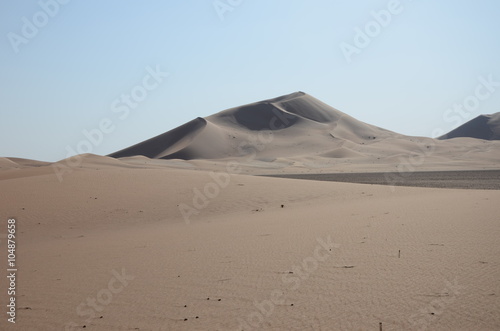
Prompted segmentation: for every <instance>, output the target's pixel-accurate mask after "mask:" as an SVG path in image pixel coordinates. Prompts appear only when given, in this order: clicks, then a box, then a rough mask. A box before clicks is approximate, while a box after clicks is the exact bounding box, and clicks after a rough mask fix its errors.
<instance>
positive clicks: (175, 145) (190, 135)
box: [109, 92, 500, 174]
mask: <svg viewBox="0 0 500 331" xmlns="http://www.w3.org/2000/svg"><path fill="white" fill-rule="evenodd" d="M499 123H500V116H499V115H498V114H496V115H485V116H480V117H479V118H478V119H476V120H473V121H471V122H469V123H467V124H465V125H464V126H463V127H464V128H463V129H460V128H459V129H460V130H461V131H459V133H460V134H453V132H455V131H457V130H459V129H456V130H454V131H452V132H451V133H449V134H448V135H447V136H446V137H447V138H451V137H460V139H453V140H446V139H445V138H443V137H441V140H438V139H432V138H426V137H412V136H406V135H403V134H399V133H396V132H392V131H389V130H386V129H383V128H380V127H377V126H374V125H370V124H367V123H364V122H362V121H359V120H357V119H355V118H353V117H351V116H349V115H347V114H345V113H343V112H341V111H339V110H337V109H335V108H333V107H331V106H329V105H327V104H325V103H323V102H321V101H320V100H318V99H316V98H314V97H312V96H310V95H308V94H306V93H304V92H295V93H292V94H288V95H284V96H280V97H277V98H273V99H268V100H263V101H259V102H255V103H251V104H248V105H243V106H239V107H235V108H231V109H227V110H224V111H221V112H219V113H216V114H214V115H211V116H208V117H205V118H200V117H198V118H196V119H194V120H192V121H190V122H188V123H186V124H184V125H182V126H179V127H178V128H175V129H173V130H170V131H168V132H166V133H164V134H161V135H159V136H157V137H154V138H151V139H149V140H146V141H144V142H141V143H139V144H136V145H134V146H132V147H129V148H125V149H123V150H121V151H118V152H115V153H112V154H110V155H109V156H111V157H114V158H128V157H137V156H145V157H148V158H150V159H159V160H172V159H175V160H177V161H176V162H177V164H176V166H179V165H180V164H181V163H182V162H185V163H186V165H185V167H197V168H198V169H212V170H214V169H220V168H223V167H224V163H225V162H227V161H228V160H233V161H237V162H239V163H240V164H241V165H242V166H243V167H244V168H245V169H246V170H245V172H246V173H250V174H255V173H259V174H262V173H265V174H270V173H303V172H318V171H319V170H318V169H320V171H330V172H339V171H341V172H343V171H349V172H352V171H358V172H359V171H394V170H398V169H399V170H404V171H412V170H415V169H417V168H418V169H420V170H425V169H431V170H447V169H455V170H458V169H465V170H472V169H477V170H479V169H486V168H489V169H491V168H494V169H496V168H498V164H500V144H499V142H497V141H491V142H488V143H486V142H485V141H483V140H478V139H471V138H482V139H498V137H499V132H500V131H499V128H500V124H499ZM125 161H127V160H125ZM127 162H128V161H127Z"/></svg>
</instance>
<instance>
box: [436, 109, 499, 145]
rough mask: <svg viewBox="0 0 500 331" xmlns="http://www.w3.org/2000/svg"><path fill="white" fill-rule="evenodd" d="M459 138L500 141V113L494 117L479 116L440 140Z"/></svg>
mask: <svg viewBox="0 0 500 331" xmlns="http://www.w3.org/2000/svg"><path fill="white" fill-rule="evenodd" d="M457 137H469V138H477V139H485V140H500V113H495V114H493V115H479V116H478V117H476V118H474V119H472V120H470V121H469V122H467V123H465V124H463V125H461V126H459V127H458V128H456V129H454V130H452V131H450V132H448V133H447V134H445V135H443V136H441V137H439V139H451V138H457Z"/></svg>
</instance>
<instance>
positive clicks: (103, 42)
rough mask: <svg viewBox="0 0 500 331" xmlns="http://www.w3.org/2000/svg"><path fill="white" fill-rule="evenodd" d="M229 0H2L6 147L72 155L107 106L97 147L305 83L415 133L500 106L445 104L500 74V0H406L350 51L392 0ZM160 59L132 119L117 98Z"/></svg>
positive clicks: (499, 96) (325, 97)
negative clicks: (157, 78) (156, 76)
mask: <svg viewBox="0 0 500 331" xmlns="http://www.w3.org/2000/svg"><path fill="white" fill-rule="evenodd" d="M54 1H56V0H42V1H41V2H40V3H48V4H50V3H53V2H54ZM392 1H397V0H392ZM61 2H62V0H61ZM220 2H221V3H228V2H229V3H232V4H235V6H234V7H233V8H232V11H227V12H225V13H224V14H223V18H224V20H221V19H220V17H219V15H218V13H217V12H216V10H215V9H214V6H213V4H214V1H213V0H184V1H181V0H178V1H173V0H171V1H130V0H114V1H97V0H86V1H78V0H73V1H68V3H67V4H64V5H59V8H55V7H54V6H53V5H51V6H49V7H48V8H49V11H50V10H52V11H53V13H52V14H53V17H50V16H49V15H46V14H43V13H41V14H40V11H41V10H43V9H42V7H41V5H40V3H39V2H37V1H28V0H24V1H7V0H0V34H1V35H2V39H1V41H0V43H1V44H0V49H1V52H0V69H1V70H0V72H1V75H0V102H1V108H0V109H1V122H0V139H1V140H0V141H1V145H0V156H11V157H23V158H32V159H39V160H45V161H55V160H59V159H62V158H65V157H67V156H69V155H68V153H69V154H71V152H68V150H70V151H71V150H75V151H76V150H77V146H78V144H79V143H80V142H81V141H84V140H89V139H88V138H86V137H85V135H84V134H83V133H82V131H83V130H93V129H96V128H98V127H99V123H100V122H101V121H102V120H103V119H104V118H108V119H109V120H110V121H111V125H113V128H114V130H113V131H112V132H110V133H104V134H103V139H102V142H101V141H99V142H98V143H97V145H93V146H92V150H91V152H92V153H95V154H101V155H103V154H108V153H111V152H114V151H116V150H119V149H121V148H124V147H127V146H130V145H132V144H135V143H137V142H140V141H142V140H145V139H148V138H150V137H153V136H155V135H158V134H160V133H163V132H165V131H168V130H170V129H172V128H174V127H176V126H179V125H181V124H183V123H185V122H187V121H189V120H191V119H193V118H195V117H198V116H208V115H210V114H213V113H215V112H218V111H221V110H224V109H226V108H230V107H233V106H238V105H242V104H245V103H249V102H253V101H258V100H261V99H267V98H271V97H275V96H279V95H282V94H287V93H291V92H295V91H299V90H300V91H304V92H306V93H309V94H311V95H313V96H315V97H316V98H318V99H320V100H322V101H324V102H326V103H328V104H330V105H331V106H333V107H335V108H337V109H339V110H341V111H343V112H345V113H348V114H349V115H351V116H353V117H356V118H358V119H359V120H362V121H365V122H367V123H370V124H374V125H378V126H381V127H384V128H387V129H390V130H393V131H397V132H399V133H403V134H408V135H420V136H431V135H432V132H433V130H435V129H442V130H444V131H449V130H451V129H452V128H453V127H454V126H456V125H457V124H458V123H459V122H465V121H466V120H467V118H466V117H469V118H472V117H475V116H477V115H479V114H482V113H493V112H498V111H500V87H494V91H492V92H490V93H489V95H488V97H484V95H485V93H482V95H483V98H482V99H483V100H481V101H480V102H479V104H477V105H475V106H474V110H473V111H472V110H471V111H466V114H465V115H467V116H465V115H464V112H462V113H461V115H460V116H458V117H457V115H458V113H456V112H455V113H451V112H448V113H446V111H447V109H448V108H450V107H451V106H453V104H455V103H458V104H460V103H462V102H463V101H464V99H465V98H467V97H469V96H474V93H475V90H476V88H477V87H478V85H479V84H480V82H479V81H478V77H479V76H483V77H485V78H487V77H488V76H489V75H491V76H492V80H493V81H498V82H500V61H499V59H500V37H499V32H500V20H499V19H498V17H499V15H500V2H498V1H496V0H479V1H465V0H443V1H431V0H413V1H411V0H401V1H399V5H398V6H397V8H398V13H397V14H391V21H390V22H389V23H388V24H385V25H386V26H385V27H381V28H380V31H377V30H373V31H372V35H373V37H371V42H370V44H369V45H368V46H366V47H365V48H360V50H359V54H354V55H353V56H352V58H351V59H352V62H351V63H348V62H347V61H346V58H345V57H344V55H343V53H342V51H341V47H340V45H341V44H342V43H343V42H344V43H349V44H352V45H355V44H354V38H355V34H356V32H355V28H356V27H359V28H361V29H362V30H364V29H365V26H366V25H367V24H368V25H369V26H370V22H372V24H371V26H372V27H373V26H375V28H376V24H378V23H376V24H375V25H373V22H375V21H374V18H373V16H371V14H370V13H371V12H372V11H376V12H379V11H380V10H387V8H388V6H391V4H390V3H391V1H386V0H383V1H379V0H371V1H368V0H367V1H347V0H345V1H334V0H313V1H309V0H308V1H306V0H303V1H298V0H274V1H273V0H253V1H250V0H243V1H241V2H240V4H238V1H237V0H232V1H231V0H229V1H228V0H221V1H220ZM44 15H45V16H44ZM23 17H25V18H26V19H27V21H28V22H31V23H30V24H32V23H33V21H34V19H35V20H36V19H38V24H39V25H40V27H39V28H38V33H37V34H36V35H34V36H31V35H29V34H28V35H25V34H26V33H30V31H28V30H29V29H28V30H27V28H26V27H24V29H23V25H25V24H26V23H25V21H23ZM34 17H35V18H34ZM46 18H48V19H46ZM44 19H46V20H45V21H44ZM379 27H380V24H379ZM23 30H24V33H25V34H24V35H23ZM31 33H33V32H32V31H31ZM14 34H15V35H16V36H18V37H13V36H14ZM26 36H27V37H28V38H25V37H26ZM16 38H17V39H16ZM19 38H25V39H24V41H23V42H22V43H20V42H19V40H20V39H19ZM12 40H15V42H12ZM13 45H14V47H13ZM16 47H17V49H18V52H16V51H15V48H16ZM157 66H158V67H159V68H161V70H164V71H168V72H169V76H168V77H167V78H165V79H163V81H162V82H161V83H160V84H157V85H158V86H157V87H156V88H154V89H152V90H151V91H148V92H147V96H146V97H145V98H144V100H143V101H141V102H140V103H139V104H138V105H137V107H136V108H135V109H131V108H130V109H129V110H130V113H129V116H127V117H126V118H120V116H119V115H120V113H116V112H113V106H112V105H113V102H115V100H118V101H119V99H117V98H119V97H120V96H121V95H122V94H130V93H131V91H132V89H133V88H134V87H137V86H140V85H142V82H143V78H144V77H145V76H146V75H147V74H148V71H147V69H146V68H148V67H150V68H152V69H154V68H156V67H157ZM148 82H149V85H151V84H152V83H154V81H152V80H148ZM153 85H155V84H153ZM485 91H487V90H486V89H485V88H483V91H482V92H485ZM469 99H470V98H469ZM469 101H470V100H469ZM115 106H116V105H115ZM444 114H447V115H446V117H447V119H445V118H443V116H444ZM452 115H455V116H453V117H452ZM452 118H453V120H451V119H452ZM68 147H69V149H68Z"/></svg>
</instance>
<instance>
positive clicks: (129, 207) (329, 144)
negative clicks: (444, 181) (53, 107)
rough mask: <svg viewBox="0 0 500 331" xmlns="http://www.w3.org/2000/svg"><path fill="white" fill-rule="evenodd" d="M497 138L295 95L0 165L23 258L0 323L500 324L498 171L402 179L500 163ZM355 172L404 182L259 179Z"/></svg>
mask: <svg viewBox="0 0 500 331" xmlns="http://www.w3.org/2000/svg"><path fill="white" fill-rule="evenodd" d="M277 121H281V122H277ZM272 123H274V124H272ZM271 124H272V125H274V128H273V127H271V126H272V125H271ZM499 144H500V142H499V141H498V140H491V141H489V140H481V139H474V138H471V137H458V138H454V139H442V140H436V139H431V138H425V137H409V136H404V135H400V134H397V133H394V132H390V131H387V130H384V129H381V128H377V127H374V126H371V125H369V124H365V123H363V122H360V121H358V120H356V119H354V118H352V117H350V116H348V115H346V114H344V113H341V112H339V111H337V110H335V109H333V108H331V107H329V106H327V105H324V104H323V103H321V102H320V101H319V100H316V99H314V98H312V97H310V96H307V95H305V94H303V93H296V94H292V95H289V96H284V97H280V98H276V99H273V100H266V101H263V102H259V103H255V104H251V105H247V106H242V107H237V108H233V109H230V110H227V111H223V112H221V113H219V114H215V115H213V116H210V117H207V118H198V119H195V120H193V121H192V122H189V123H187V124H186V125H184V126H181V127H179V128H177V129H174V130H172V131H169V132H167V133H165V134H164V135H161V136H159V137H156V138H152V139H151V140H148V141H146V142H143V143H139V144H138V145H135V146H132V147H130V148H126V149H124V150H122V151H120V152H117V153H113V154H112V156H114V157H106V156H98V155H79V156H76V157H72V158H70V159H66V160H61V161H59V162H56V163H47V162H40V161H32V160H24V159H14V158H0V195H1V199H0V211H1V215H2V216H1V217H2V219H1V222H0V226H1V228H0V234H1V236H0V240H1V245H2V247H6V246H5V245H6V240H7V238H6V234H7V220H8V219H15V220H16V225H17V228H16V229H17V233H16V243H17V250H16V254H17V268H18V271H17V277H16V282H17V283H16V323H15V324H12V323H9V322H7V317H8V316H7V314H6V312H7V304H8V297H7V295H6V294H4V295H0V305H1V306H2V307H4V310H5V312H4V313H3V314H4V318H2V319H1V320H0V329H2V330H81V329H84V328H85V329H88V330H103V331H104V330H106V331H107V330H379V327H380V323H382V328H383V330H384V331H386V330H498V329H500V300H499V297H500V245H499V244H498V238H499V237H500V216H499V215H500V213H499V211H500V208H499V206H498V201H500V190H499V189H498V187H495V183H497V181H494V180H488V178H490V179H491V178H492V177H487V178H486V177H482V178H483V181H484V182H488V181H490V182H491V183H489V184H492V185H493V187H489V188H490V189H488V190H482V189H477V188H480V187H481V186H474V185H469V186H467V188H468V189H459V188H453V189H450V188H428V187H426V188H423V187H408V186H400V185H409V186H412V185H415V181H419V180H422V181H425V180H427V181H428V182H433V181H435V180H436V177H432V176H436V171H440V172H445V173H448V172H449V171H451V170H454V171H471V170H476V171H477V170H499V164H500V145H499ZM425 171H433V172H429V173H425ZM360 172H363V173H369V174H371V175H372V176H375V175H376V174H377V173H381V172H382V173H391V174H397V175H401V177H400V178H399V179H398V182H397V183H393V185H392V184H391V183H387V182H385V183H381V182H380V180H378V182H377V185H375V184H357V183H347V182H343V183H341V182H333V181H316V180H300V179H291V178H275V177H269V176H257V175H273V176H276V175H283V174H284V175H286V176H291V175H293V174H306V175H308V176H312V177H311V178H313V179H318V178H314V176H323V175H324V174H333V173H336V174H345V175H351V176H354V177H357V178H358V179H359V178H360V176H361V175H356V174H355V173H360ZM495 173H496V172H489V174H495ZM322 174H323V175H322ZM411 174H413V175H414V177H412V179H408V178H410V177H408V176H407V175H411ZM493 176H494V175H493ZM391 178H392V177H391ZM485 178H486V179H485ZM320 179H321V178H320ZM493 179H495V178H494V177H493ZM351 181H352V180H351ZM412 181H413V183H412ZM470 183H473V184H474V183H476V181H475V180H474V178H472V179H470ZM378 184H384V185H378ZM444 186H445V187H446V186H450V185H444ZM0 261H2V262H1V263H2V265H3V266H4V267H2V268H0V270H1V271H0V277H2V279H6V277H7V275H8V273H7V271H6V270H7V267H6V266H7V254H6V251H5V249H2V251H1V253H0ZM2 284H4V285H2V286H3V288H2V289H1V291H2V293H5V292H6V291H7V288H6V287H5V286H6V285H7V284H6V282H2Z"/></svg>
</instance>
